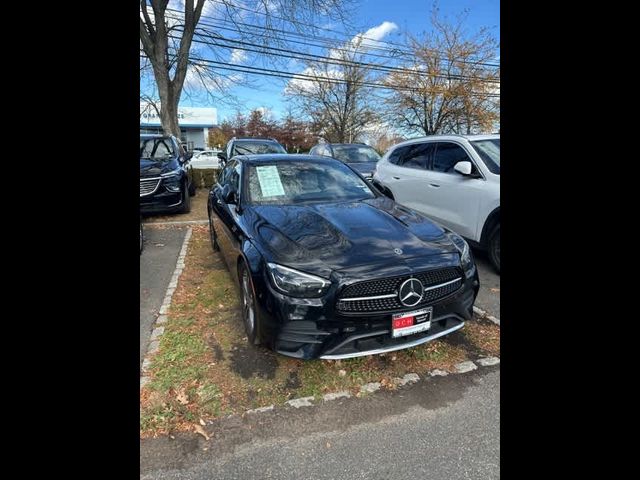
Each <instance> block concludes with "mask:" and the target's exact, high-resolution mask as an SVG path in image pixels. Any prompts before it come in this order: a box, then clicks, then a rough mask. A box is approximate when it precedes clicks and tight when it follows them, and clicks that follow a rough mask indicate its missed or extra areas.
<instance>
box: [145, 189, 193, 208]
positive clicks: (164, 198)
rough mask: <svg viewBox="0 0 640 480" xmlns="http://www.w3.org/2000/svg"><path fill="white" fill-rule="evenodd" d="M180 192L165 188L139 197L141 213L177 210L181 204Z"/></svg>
mask: <svg viewBox="0 0 640 480" xmlns="http://www.w3.org/2000/svg"><path fill="white" fill-rule="evenodd" d="M182 196H183V195H182V192H175V193H174V192H169V191H167V190H164V191H161V192H156V193H153V194H151V195H146V196H144V197H140V212H141V213H164V212H173V211H176V210H179V209H180V207H181V206H182V201H183V198H182Z"/></svg>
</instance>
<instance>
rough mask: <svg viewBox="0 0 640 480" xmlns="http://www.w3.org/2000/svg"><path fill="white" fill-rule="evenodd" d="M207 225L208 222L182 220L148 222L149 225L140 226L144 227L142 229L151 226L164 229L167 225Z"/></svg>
mask: <svg viewBox="0 0 640 480" xmlns="http://www.w3.org/2000/svg"><path fill="white" fill-rule="evenodd" d="M208 224H209V220H183V221H180V222H149V223H143V224H142V225H144V227H145V228H146V227H150V228H153V226H154V225H155V226H160V227H164V226H167V225H208Z"/></svg>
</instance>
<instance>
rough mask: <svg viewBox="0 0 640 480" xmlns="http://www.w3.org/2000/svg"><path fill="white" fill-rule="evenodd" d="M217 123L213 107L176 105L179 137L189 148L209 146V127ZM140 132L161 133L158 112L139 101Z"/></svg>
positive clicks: (216, 112)
mask: <svg viewBox="0 0 640 480" xmlns="http://www.w3.org/2000/svg"><path fill="white" fill-rule="evenodd" d="M217 123H218V111H217V110H216V109H215V108H198V107H178V125H180V137H181V140H182V141H183V142H184V143H186V144H187V148H188V149H189V150H193V149H194V148H209V144H208V141H209V129H210V128H213V127H215V126H216V125H217ZM140 133H162V127H161V124H160V117H159V116H158V113H157V112H156V110H155V108H153V107H152V106H151V105H149V104H146V103H140Z"/></svg>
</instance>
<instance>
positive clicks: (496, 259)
mask: <svg viewBox="0 0 640 480" xmlns="http://www.w3.org/2000/svg"><path fill="white" fill-rule="evenodd" d="M487 249H488V251H489V259H490V260H491V263H492V264H493V267H494V268H495V269H496V270H497V271H498V273H500V225H497V226H496V227H495V228H494V229H493V231H492V232H491V235H489V243H488V245H487Z"/></svg>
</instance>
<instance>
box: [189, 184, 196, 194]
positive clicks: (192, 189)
mask: <svg viewBox="0 0 640 480" xmlns="http://www.w3.org/2000/svg"><path fill="white" fill-rule="evenodd" d="M189 195H190V196H192V197H194V196H195V195H196V184H195V183H193V182H191V185H189Z"/></svg>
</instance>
